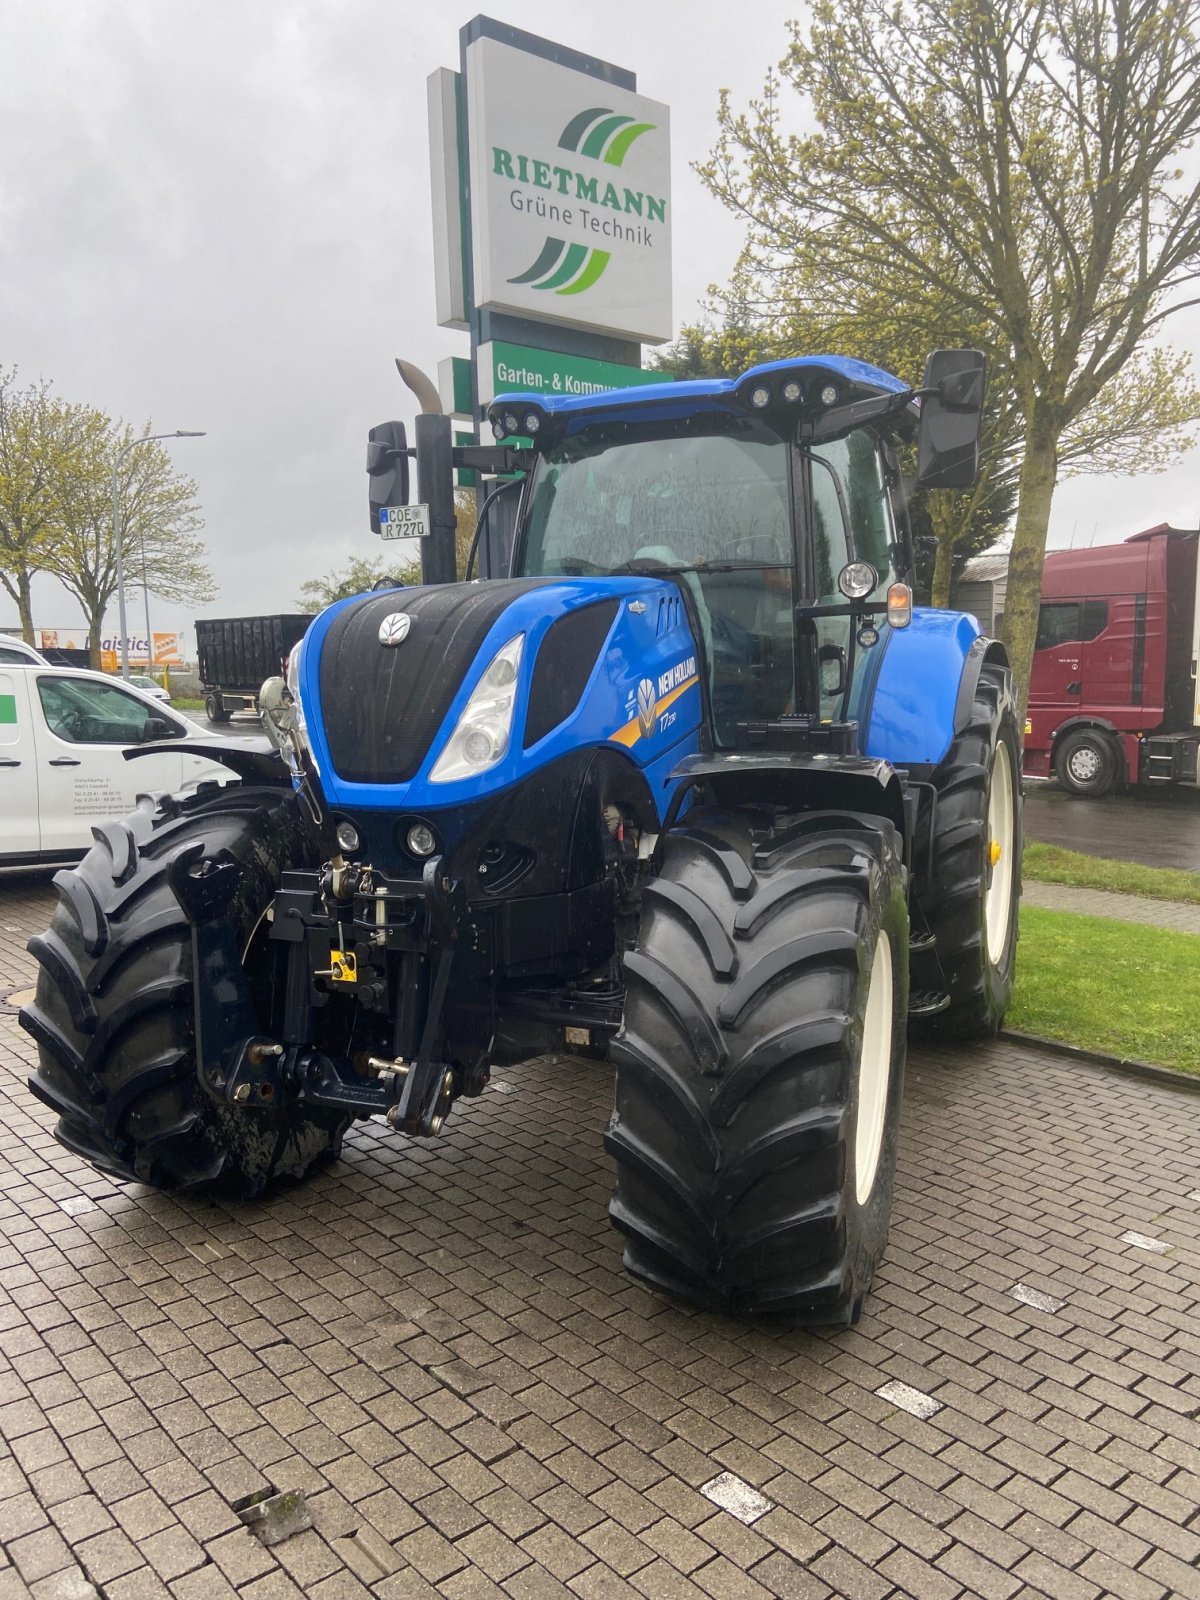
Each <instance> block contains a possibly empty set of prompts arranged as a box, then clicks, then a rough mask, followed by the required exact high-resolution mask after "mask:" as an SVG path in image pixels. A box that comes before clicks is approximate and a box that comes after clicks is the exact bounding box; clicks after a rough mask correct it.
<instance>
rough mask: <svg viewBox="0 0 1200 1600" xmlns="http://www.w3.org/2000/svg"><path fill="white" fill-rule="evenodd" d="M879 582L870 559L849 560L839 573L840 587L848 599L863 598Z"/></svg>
mask: <svg viewBox="0 0 1200 1600" xmlns="http://www.w3.org/2000/svg"><path fill="white" fill-rule="evenodd" d="M878 582H879V574H878V573H877V572H876V571H875V568H874V567H873V566H872V565H871V563H870V562H869V561H848V562H847V563H846V565H845V566H844V567H843V568H842V570H841V571H840V572H839V573H838V588H839V589H840V590H841V591H842V593H843V594H844V595H845V596H846V599H847V600H863V599H865V598H866V596H867V595H869V594H870V592H871V590H872V589H873V588H874V587H875V585H876V584H877V583H878Z"/></svg>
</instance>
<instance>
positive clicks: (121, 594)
mask: <svg viewBox="0 0 1200 1600" xmlns="http://www.w3.org/2000/svg"><path fill="white" fill-rule="evenodd" d="M203 438H204V430H203V429H202V428H175V429H173V430H172V431H171V432H170V433H147V434H143V436H142V437H141V438H140V439H131V440H130V441H129V443H128V444H123V445H122V446H121V448H120V449H119V450H118V451H117V454H116V459H115V460H114V461H113V470H112V520H113V543H114V544H115V545H116V547H117V612H118V615H119V618H120V627H121V676H122V678H124V679H125V681H126V682H128V680H129V634H128V631H127V629H126V624H125V564H124V560H123V552H122V549H121V546H122V543H123V539H124V529H123V528H122V526H121V485H120V471H121V463H122V461H124V459H125V457H126V456H127V455H128V454H129V452H130V451H131V450H136V449H137V447H138V445H140V444H149V443H150V441H151V440H152V439H203ZM143 549H144V546H143ZM142 567H143V576H145V562H144V561H143V563H142ZM146 614H147V617H149V605H148V603H147V613H146ZM149 646H150V641H149V639H147V640H146V648H147V653H148V654H149Z"/></svg>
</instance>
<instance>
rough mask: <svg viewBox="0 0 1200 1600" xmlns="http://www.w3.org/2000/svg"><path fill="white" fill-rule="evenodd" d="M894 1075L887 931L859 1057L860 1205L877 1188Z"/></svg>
mask: <svg viewBox="0 0 1200 1600" xmlns="http://www.w3.org/2000/svg"><path fill="white" fill-rule="evenodd" d="M891 1075H892V946H891V941H890V940H889V938H888V936H887V934H886V933H883V932H881V933H880V935H879V938H878V939H877V940H876V941H875V955H874V957H873V958H872V961H871V977H870V987H869V988H868V990H867V1007H866V1011H865V1013H864V1015H863V1036H862V1050H861V1051H860V1053H859V1060H858V1126H857V1127H856V1128H855V1130H854V1178H855V1191H856V1193H857V1196H858V1203H859V1205H860V1206H861V1205H865V1204H866V1202H867V1199H868V1197H869V1196H870V1193H871V1190H872V1189H873V1188H874V1187H875V1173H876V1171H877V1170H878V1167H879V1153H880V1151H881V1150H882V1149H883V1126H884V1123H885V1122H886V1121H887V1102H888V1083H889V1082H890V1080H891Z"/></svg>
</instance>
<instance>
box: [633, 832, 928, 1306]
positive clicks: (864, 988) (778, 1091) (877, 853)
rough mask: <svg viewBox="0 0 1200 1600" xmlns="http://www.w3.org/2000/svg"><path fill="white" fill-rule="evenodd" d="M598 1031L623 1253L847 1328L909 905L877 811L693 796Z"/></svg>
mask: <svg viewBox="0 0 1200 1600" xmlns="http://www.w3.org/2000/svg"><path fill="white" fill-rule="evenodd" d="M664 847H665V853H664V860H663V867H662V871H661V873H660V875H659V876H658V878H656V879H654V880H653V881H652V882H651V883H649V884H648V885H647V888H646V895H645V903H644V908H643V912H642V921H641V927H640V930H639V933H638V938H637V944H636V946H635V948H634V950H632V951H631V952H630V953H629V954H628V955H627V956H626V958H625V977H626V984H627V992H626V1003H625V1019H624V1023H623V1026H622V1028H621V1031H620V1033H619V1034H618V1035H617V1037H616V1039H615V1040H614V1041H613V1045H612V1048H611V1058H612V1060H613V1061H614V1063H615V1065H616V1106H615V1109H614V1111H613V1115H612V1120H611V1122H610V1123H609V1127H608V1132H607V1134H606V1135H605V1145H606V1147H607V1149H608V1151H609V1153H610V1155H612V1156H613V1158H614V1159H615V1161H616V1166H617V1189H616V1193H615V1195H614V1196H613V1200H612V1204H611V1206H610V1208H609V1215H610V1216H611V1218H612V1221H613V1223H614V1224H615V1226H616V1227H617V1228H618V1229H620V1231H621V1232H622V1233H623V1234H624V1235H625V1265H626V1267H627V1268H628V1269H629V1271H630V1272H632V1273H633V1274H634V1275H635V1276H636V1277H638V1278H641V1279H643V1280H644V1281H646V1282H647V1283H649V1284H651V1285H653V1286H654V1287H656V1288H658V1289H660V1290H662V1291H664V1292H665V1293H667V1294H668V1295H671V1296H673V1297H675V1298H677V1299H681V1300H685V1301H690V1302H693V1303H696V1304H700V1305H703V1306H706V1307H709V1308H712V1309H715V1310H721V1311H727V1312H731V1313H733V1314H734V1315H741V1316H750V1315H756V1316H768V1317H778V1318H781V1319H786V1320H787V1321H789V1322H791V1323H800V1324H811V1325H818V1326H845V1325H847V1324H849V1323H852V1322H854V1321H856V1320H857V1316H858V1311H859V1308H860V1306H861V1303H862V1297H863V1295H864V1294H865V1293H866V1291H867V1288H868V1287H869V1285H870V1282H871V1277H872V1274H873V1273H874V1271H875V1267H876V1265H877V1263H878V1261H879V1258H880V1256H881V1255H882V1253H883V1248H884V1244H885V1242H886V1239H887V1233H888V1223H889V1219H890V1215H891V1205H892V1184H893V1178H894V1174H895V1166H896V1140H897V1134H898V1126H899V1112H900V1096H901V1088H902V1079H903V1075H904V1054H905V1021H906V1015H907V1010H908V912H907V907H906V905H905V895H904V869H903V867H902V865H901V860H900V845H899V840H898V838H897V835H896V832H895V830H894V829H893V828H892V827H891V825H890V824H888V823H886V822H881V823H880V824H879V825H878V826H870V825H865V824H864V823H863V821H862V820H861V819H860V818H857V817H852V816H847V815H843V814H840V813H833V812H813V813H808V814H799V815H797V814H792V815H789V816H786V817H780V818H778V819H775V818H773V817H772V816H771V814H770V813H769V812H757V813H750V812H742V811H732V810H717V809H712V810H708V809H701V810H696V811H693V812H689V814H688V816H687V819H686V823H685V824H683V825H681V826H680V827H678V828H677V829H673V830H672V831H671V832H670V833H669V834H668V835H667V836H666V839H665V841H664Z"/></svg>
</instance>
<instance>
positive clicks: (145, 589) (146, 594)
mask: <svg viewBox="0 0 1200 1600" xmlns="http://www.w3.org/2000/svg"><path fill="white" fill-rule="evenodd" d="M139 534H140V537H141V541H142V601H143V603H144V604H145V607H146V671H147V672H148V673H149V674H150V676H151V677H153V676H154V650H153V648H152V646H151V642H150V585H149V583H147V581H146V530H145V528H141V529H139Z"/></svg>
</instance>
